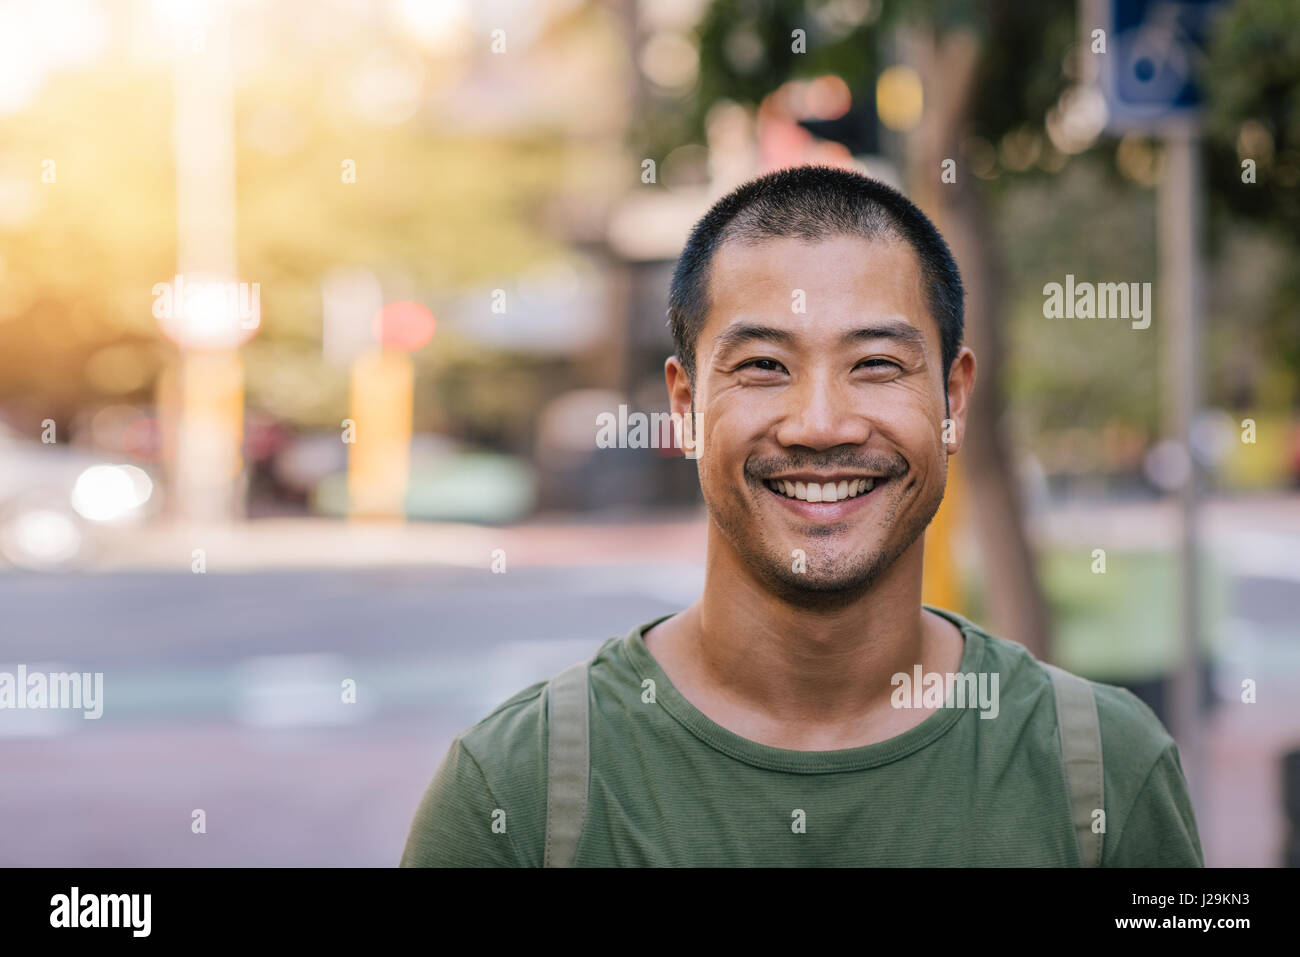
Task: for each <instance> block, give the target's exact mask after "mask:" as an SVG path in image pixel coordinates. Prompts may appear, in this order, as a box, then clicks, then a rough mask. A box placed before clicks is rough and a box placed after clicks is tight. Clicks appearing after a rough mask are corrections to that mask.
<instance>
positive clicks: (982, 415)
mask: <svg viewBox="0 0 1300 957" xmlns="http://www.w3.org/2000/svg"><path fill="white" fill-rule="evenodd" d="M903 43H904V49H905V50H906V51H907V58H908V62H909V63H911V65H912V66H913V67H914V68H915V69H916V70H917V72H918V73H919V74H920V76H921V82H922V87H923V89H924V91H925V110H924V114H923V117H922V120H921V123H920V125H919V126H918V127H917V128H916V129H915V130H914V131H913V132H912V134H911V135H910V137H909V143H908V149H907V157H908V159H907V171H908V176H907V178H908V182H909V188H910V189H911V191H912V194H913V198H914V199H915V200H916V201H917V203H918V205H920V206H921V208H922V209H924V210H925V211H926V213H927V214H928V215H930V216H931V217H932V218H933V219H934V220H935V222H936V224H937V225H938V227H939V229H940V230H941V231H942V232H943V235H944V238H945V239H946V240H947V241H948V244H949V246H950V247H951V249H952V254H953V256H954V258H955V259H956V260H957V265H958V267H959V268H960V269H961V275H962V280H963V282H964V284H965V287H966V330H965V341H966V345H968V346H970V348H971V350H972V351H973V352H974V353H975V359H976V363H977V379H976V385H975V391H974V393H973V394H972V396H971V400H970V409H969V412H968V416H967V425H966V438H965V443H964V444H963V446H962V450H961V453H960V456H961V457H962V458H963V459H965V464H964V470H963V473H962V474H964V475H965V476H966V480H967V482H968V485H969V491H968V494H967V495H966V500H967V501H968V502H970V503H971V505H972V508H971V509H970V510H969V511H970V514H971V517H972V518H973V523H974V530H975V535H976V539H977V542H978V545H979V550H980V553H981V556H982V559H983V560H982V565H983V568H984V570H985V574H986V580H985V583H984V584H985V590H986V594H987V595H988V621H987V622H986V624H987V627H988V628H989V630H990V631H991V632H992V633H994V634H996V635H998V636H1000V637H1003V638H1008V639H1010V640H1013V641H1018V642H1020V643H1021V644H1023V645H1024V646H1025V647H1026V648H1028V649H1029V650H1030V651H1031V652H1032V653H1033V654H1034V655H1035V656H1037V657H1039V658H1045V657H1046V656H1047V647H1048V640H1049V624H1048V618H1047V609H1046V603H1045V602H1044V599H1043V595H1042V591H1041V589H1040V588H1039V585H1038V580H1037V577H1036V576H1035V573H1034V560H1033V554H1032V552H1031V551H1030V548H1029V542H1028V539H1027V537H1026V535H1025V529H1024V516H1023V514H1022V510H1021V494H1020V485H1019V479H1018V476H1017V475H1016V470H1015V468H1014V466H1013V464H1012V463H1013V458H1012V455H1011V450H1010V445H1009V443H1008V441H1007V440H1006V437H1005V435H1004V434H1003V430H1002V413H1003V409H1004V407H1005V403H1004V398H1003V395H1002V388H1001V366H1002V337H1001V329H1000V320H1001V318H1002V312H1001V302H1000V293H1001V279H1000V275H999V273H1000V266H999V263H998V259H997V255H996V247H995V241H994V237H993V230H992V229H991V228H990V225H989V220H988V216H987V215H986V213H985V211H984V208H983V203H982V199H981V196H980V190H979V187H978V185H977V184H976V183H975V181H974V179H973V174H972V173H971V172H970V170H969V169H968V168H965V167H963V165H962V161H961V152H960V149H959V147H960V143H961V139H962V136H963V135H964V133H965V127H966V125H967V123H966V118H967V113H968V109H969V105H970V101H971V96H972V93H973V87H974V80H975V75H976V71H977V68H978V65H979V56H980V43H979V40H978V38H977V37H976V35H975V34H974V33H972V32H969V31H964V30H963V31H952V32H948V33H945V34H942V35H940V36H938V37H936V36H934V35H933V34H928V33H925V32H923V31H920V30H916V31H909V32H908V33H906V34H905V35H904V37H903ZM945 159H952V160H955V161H956V182H955V183H944V182H942V181H941V179H940V174H941V172H942V164H943V161H944V160H945Z"/></svg>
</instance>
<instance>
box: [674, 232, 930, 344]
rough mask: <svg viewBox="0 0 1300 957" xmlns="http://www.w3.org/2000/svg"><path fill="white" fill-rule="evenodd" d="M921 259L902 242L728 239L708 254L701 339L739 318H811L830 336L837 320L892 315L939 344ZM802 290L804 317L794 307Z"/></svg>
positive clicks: (844, 237)
mask: <svg viewBox="0 0 1300 957" xmlns="http://www.w3.org/2000/svg"><path fill="white" fill-rule="evenodd" d="M923 290H924V283H923V277H922V272H921V265H920V261H919V260H918V258H917V255H916V252H915V250H913V249H912V247H911V245H910V244H908V243H907V242H905V241H903V240H901V239H897V238H894V237H881V238H879V239H865V238H863V237H861V236H856V235H847V234H835V235H831V236H828V237H826V238H825V239H819V240H805V239H798V238H771V239H764V240H761V241H759V242H756V243H751V242H747V241H742V240H737V239H731V240H728V241H727V242H725V243H723V244H722V245H721V246H720V247H719V248H718V250H717V251H716V252H715V253H714V256H713V261H712V263H711V266H710V270H709V285H708V293H709V295H708V302H709V311H708V315H707V316H706V318H705V322H704V325H703V327H702V328H701V330H700V340H701V343H703V340H704V339H705V338H706V337H712V336H715V335H717V333H718V332H720V331H721V330H722V329H723V328H724V327H725V326H726V325H727V323H728V322H730V321H732V320H733V319H736V318H737V317H740V316H748V317H752V318H760V317H762V318H764V319H766V320H769V321H781V322H782V324H787V323H789V324H792V325H799V323H800V321H801V320H808V319H815V320H816V322H817V327H818V328H825V329H826V331H827V332H829V331H830V330H831V329H832V328H838V327H839V325H840V324H842V323H852V322H854V321H856V320H861V319H865V318H871V317H873V316H874V317H883V316H896V317H900V318H903V319H905V320H906V321H907V322H909V323H911V324H912V325H914V326H916V327H917V328H919V329H920V330H921V331H922V332H923V333H924V334H925V336H926V338H927V341H932V342H933V343H934V344H936V345H937V343H938V329H937V328H936V327H935V325H934V322H933V321H932V320H931V318H930V314H929V310H928V308H927V304H926V301H925V296H924V292H923ZM796 291H802V293H803V296H802V298H803V300H804V303H805V308H806V312H805V313H799V312H796V311H795V310H794V304H795V303H796V300H797V298H798V296H797V292H796Z"/></svg>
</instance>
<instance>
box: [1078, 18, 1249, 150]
mask: <svg viewBox="0 0 1300 957" xmlns="http://www.w3.org/2000/svg"><path fill="white" fill-rule="evenodd" d="M1223 8H1224V4H1223V2H1222V0H1109V3H1108V9H1107V12H1108V23H1106V24H1105V29H1106V53H1105V54H1094V55H1096V56H1100V57H1102V59H1103V65H1102V71H1101V76H1102V91H1103V92H1104V93H1105V95H1106V106H1107V107H1108V109H1109V112H1110V121H1109V126H1110V127H1111V129H1113V130H1133V129H1151V128H1158V127H1160V126H1164V125H1167V124H1169V123H1171V122H1186V121H1189V120H1195V119H1196V118H1197V117H1198V115H1199V112H1200V106H1201V103H1202V100H1203V95H1202V88H1201V85H1200V82H1199V81H1200V78H1201V76H1202V75H1203V72H1204V63H1205V59H1206V48H1207V44H1208V42H1209V38H1210V32H1211V30H1212V28H1213V26H1214V20H1215V17H1216V16H1217V15H1218V14H1219V13H1220V12H1221V11H1222V10H1223Z"/></svg>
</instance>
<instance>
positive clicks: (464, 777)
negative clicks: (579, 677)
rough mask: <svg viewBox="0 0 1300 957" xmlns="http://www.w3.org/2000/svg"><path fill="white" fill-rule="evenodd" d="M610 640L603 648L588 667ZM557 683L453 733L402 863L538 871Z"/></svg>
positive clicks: (528, 691) (523, 693) (539, 684)
mask: <svg viewBox="0 0 1300 957" xmlns="http://www.w3.org/2000/svg"><path fill="white" fill-rule="evenodd" d="M615 640H616V639H612V638H611V639H609V640H608V641H606V642H605V643H604V644H603V645H602V646H601V647H600V650H599V651H598V652H597V654H596V656H595V657H594V658H593V659H591V663H592V667H593V669H594V668H595V667H597V666H598V665H600V663H601V662H602V660H603V658H602V656H603V655H604V654H605V652H606V651H607V650H608V649H609V648H610V645H611V644H612V643H613V642H614V641H615ZM557 674H558V672H557ZM554 679H555V676H554V675H553V676H552V677H551V678H548V679H546V680H543V681H536V682H533V683H532V684H530V685H528V686H527V687H525V688H523V689H521V690H519V691H518V692H516V693H515V694H513V695H511V696H510V697H509V698H507V699H506V700H505V701H503V702H501V703H500V704H499V705H497V706H496V707H495V708H493V709H492V710H491V711H490V712H489V713H488V714H486V715H485V716H484V717H482V718H481V719H479V720H478V721H476V722H474V723H473V724H472V725H470V726H469V727H467V728H465V729H464V730H463V731H461V732H460V733H459V734H457V735H456V737H455V738H454V739H453V740H452V742H451V744H450V746H449V748H448V750H447V753H446V756H445V757H444V758H443V760H442V763H441V764H440V765H439V767H438V769H437V771H436V772H435V773H434V777H433V781H432V782H431V783H430V785H429V787H428V789H427V790H426V792H425V795H424V798H423V799H422V801H421V803H420V807H419V809H418V810H417V812H416V817H415V820H414V822H413V823H412V827H411V833H410V836H409V837H408V843H407V851H406V853H405V855H404V858H403V863H406V864H410V865H426V866H427V865H433V866H515V867H540V866H541V864H542V852H543V839H544V836H545V830H546V798H547V794H546V755H547V711H548V702H549V698H550V689H551V685H552V683H553V681H554Z"/></svg>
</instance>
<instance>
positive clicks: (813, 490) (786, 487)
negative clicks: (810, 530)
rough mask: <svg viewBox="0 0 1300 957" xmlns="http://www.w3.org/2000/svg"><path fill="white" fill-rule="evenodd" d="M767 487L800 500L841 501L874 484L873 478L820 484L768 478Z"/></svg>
mask: <svg viewBox="0 0 1300 957" xmlns="http://www.w3.org/2000/svg"><path fill="white" fill-rule="evenodd" d="M767 486H768V488H770V489H772V490H773V491H774V492H780V493H781V494H782V495H784V496H786V497H787V498H795V499H798V500H799V501H801V502H842V501H844V500H845V499H849V498H855V497H856V496H858V495H862V494H863V493H865V492H870V491H871V490H872V489H873V488H875V486H876V480H875V479H874V478H866V479H845V480H843V481H841V482H824V483H822V484H820V485H819V484H816V483H808V484H805V483H803V482H791V481H788V480H786V479H769V480H768V482H767Z"/></svg>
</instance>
